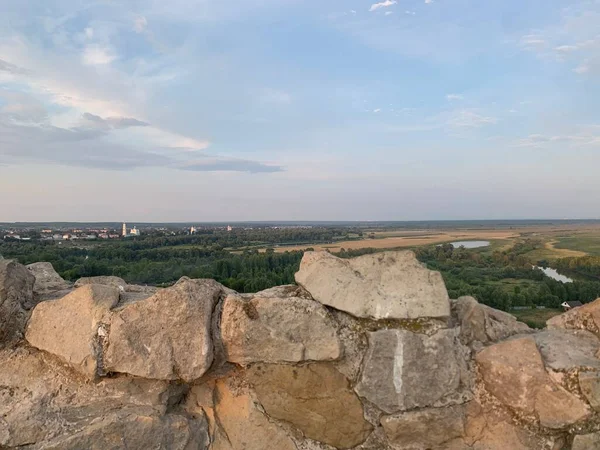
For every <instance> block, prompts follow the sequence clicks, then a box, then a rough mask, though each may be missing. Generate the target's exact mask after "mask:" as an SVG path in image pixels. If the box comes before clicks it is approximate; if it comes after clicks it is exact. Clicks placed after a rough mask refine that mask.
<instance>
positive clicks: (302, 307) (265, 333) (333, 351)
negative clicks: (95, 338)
mask: <svg viewBox="0 0 600 450" xmlns="http://www.w3.org/2000/svg"><path fill="white" fill-rule="evenodd" d="M221 334H222V339H223V345H224V348H225V354H226V356H227V360H228V361H230V362H233V363H237V364H249V363H252V362H268V363H277V362H300V361H309V360H314V361H320V360H333V359H337V358H339V357H340V356H341V354H342V346H341V344H340V341H339V339H338V337H337V334H336V325H335V322H334V320H333V319H332V317H331V316H330V314H329V313H328V312H327V310H326V309H325V308H324V307H323V306H321V305H320V304H319V303H317V302H315V301H313V300H307V299H302V298H297V297H289V298H277V297H255V298H253V299H252V300H244V299H243V298H241V297H239V296H232V295H230V296H228V297H227V298H226V299H225V302H224V304H223V312H222V319H221Z"/></svg>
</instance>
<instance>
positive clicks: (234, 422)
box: [211, 380, 296, 450]
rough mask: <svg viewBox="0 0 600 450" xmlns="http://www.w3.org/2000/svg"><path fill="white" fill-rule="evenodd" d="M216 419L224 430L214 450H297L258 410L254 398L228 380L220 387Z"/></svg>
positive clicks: (215, 442)
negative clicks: (268, 449)
mask: <svg viewBox="0 0 600 450" xmlns="http://www.w3.org/2000/svg"><path fill="white" fill-rule="evenodd" d="M215 416H216V421H217V424H218V425H219V427H220V430H217V432H216V434H215V436H214V443H213V445H212V446H211V450H263V449H264V448H272V449H277V450H296V445H295V444H294V441H293V440H292V439H291V438H290V437H289V436H288V435H287V434H286V433H285V431H283V429H282V428H280V427H279V426H277V425H276V424H275V423H273V422H272V421H271V420H269V419H268V417H266V416H265V415H264V414H263V413H262V412H261V411H260V410H259V409H258V407H257V405H256V404H255V402H254V400H253V398H252V396H251V394H250V393H249V392H248V391H246V390H243V389H235V388H233V387H232V386H231V385H230V384H229V382H228V381H227V380H221V381H219V382H218V383H217V387H216V405H215Z"/></svg>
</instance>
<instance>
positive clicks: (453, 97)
mask: <svg viewBox="0 0 600 450" xmlns="http://www.w3.org/2000/svg"><path fill="white" fill-rule="evenodd" d="M463 98H464V97H463V96H462V95H460V94H448V95H446V100H448V101H449V102H451V101H453V100H462V99H463Z"/></svg>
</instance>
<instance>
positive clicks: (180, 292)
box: [105, 280, 222, 382]
mask: <svg viewBox="0 0 600 450" xmlns="http://www.w3.org/2000/svg"><path fill="white" fill-rule="evenodd" d="M221 292H222V289H221V285H220V284H219V283H217V282H215V281H213V280H185V281H183V282H180V283H177V284H176V285H175V286H173V287H170V288H168V289H163V290H161V291H158V292H157V293H156V294H155V295H154V296H152V297H150V298H148V299H146V300H142V301H138V302H135V303H130V304H127V305H125V306H123V307H122V308H119V309H117V310H115V311H114V313H113V314H112V316H111V321H110V329H109V330H110V331H109V335H108V349H107V351H106V355H105V369H106V371H108V372H121V373H129V374H132V375H136V376H140V377H144V378H154V379H160V380H175V379H181V380H184V381H188V382H189V381H193V380H196V379H198V378H200V377H201V376H202V375H203V374H204V373H205V372H206V371H207V370H208V369H209V367H210V365H211V363H212V360H213V343H212V337H211V330H210V325H211V318H212V312H213V309H214V307H215V304H216V302H217V301H218V299H219V296H220V294H221Z"/></svg>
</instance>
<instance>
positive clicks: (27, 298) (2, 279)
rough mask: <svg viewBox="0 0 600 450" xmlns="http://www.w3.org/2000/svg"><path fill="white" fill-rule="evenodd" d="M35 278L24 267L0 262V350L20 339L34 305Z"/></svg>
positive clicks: (11, 262)
mask: <svg viewBox="0 0 600 450" xmlns="http://www.w3.org/2000/svg"><path fill="white" fill-rule="evenodd" d="M34 282H35V278H34V276H33V275H31V273H29V271H28V270H27V269H26V268H25V266H23V265H21V264H19V263H17V262H15V261H10V260H0V349H1V348H3V347H4V346H7V345H11V344H13V343H15V342H17V341H18V340H20V339H22V337H23V332H24V330H25V325H26V323H27V318H28V316H29V313H28V312H27V310H28V309H29V308H31V307H32V306H33V305H34V298H33V285H34Z"/></svg>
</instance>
